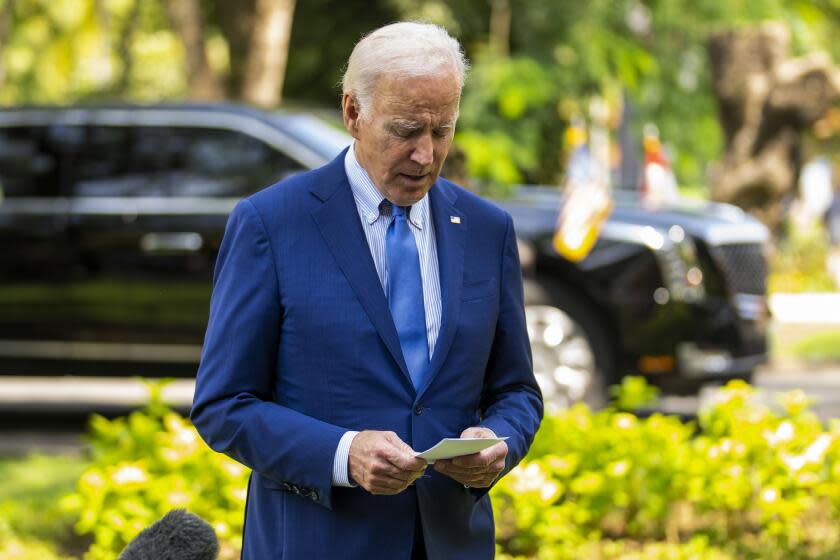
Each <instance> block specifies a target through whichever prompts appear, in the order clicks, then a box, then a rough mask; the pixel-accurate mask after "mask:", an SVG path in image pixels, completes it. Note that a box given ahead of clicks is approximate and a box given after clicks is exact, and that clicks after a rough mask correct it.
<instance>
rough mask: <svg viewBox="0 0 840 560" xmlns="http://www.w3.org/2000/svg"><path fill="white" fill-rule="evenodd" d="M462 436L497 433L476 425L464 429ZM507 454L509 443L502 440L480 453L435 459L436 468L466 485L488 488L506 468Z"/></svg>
mask: <svg viewBox="0 0 840 560" xmlns="http://www.w3.org/2000/svg"><path fill="white" fill-rule="evenodd" d="M461 437H462V438H466V437H473V438H494V437H496V434H494V433H493V430H491V429H489V428H479V427H475V428H467V429H466V430H464V431H463V432H462V433H461ZM507 454H508V446H507V444H506V443H505V442H503V441H500V442H499V443H497V444H496V445H494V446H492V447H488V448H487V449H485V450H483V451H479V452H478V453H473V454H471V455H464V456H462V457H455V458H454V459H440V460H438V461H435V470H436V471H438V472H439V473H443V474H445V475H446V476H448V477H449V478H452V479H454V480H457V481H458V482H460V483H461V484H464V485H466V486H473V487H475V488H487V487H488V486H490V485H491V484H493V481H494V480H496V478H498V476H499V473H501V472H502V470H504V468H505V457H507Z"/></svg>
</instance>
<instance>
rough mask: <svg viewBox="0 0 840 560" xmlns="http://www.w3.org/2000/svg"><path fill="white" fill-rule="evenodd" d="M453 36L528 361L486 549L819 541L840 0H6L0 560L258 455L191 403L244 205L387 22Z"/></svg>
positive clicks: (830, 383) (649, 553) (329, 108)
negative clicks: (356, 49)
mask: <svg viewBox="0 0 840 560" xmlns="http://www.w3.org/2000/svg"><path fill="white" fill-rule="evenodd" d="M404 19H412V20H423V21H429V22H433V23H437V24H440V25H442V26H444V27H445V28H446V29H447V30H449V32H450V33H451V34H452V35H453V36H455V37H457V38H458V39H459V40H460V41H461V42H462V44H463V45H464V48H465V50H466V54H467V56H468V58H469V60H470V61H471V66H472V68H471V71H470V74H469V77H468V80H467V83H466V85H465V88H464V91H463V95H462V99H461V113H460V118H459V121H458V128H457V132H456V136H455V142H454V145H453V149H452V152H451V153H450V158H449V160H448V161H447V166H446V170H445V172H444V174H445V175H446V176H447V177H449V178H451V179H453V180H455V181H456V182H458V183H459V184H461V185H463V186H464V187H465V188H469V189H471V190H473V191H476V192H478V193H480V194H481V195H483V196H486V197H488V198H491V199H493V200H494V201H496V203H497V204H499V205H501V206H502V207H503V208H505V209H506V210H507V211H509V212H510V213H511V214H512V215H513V217H514V220H515V225H516V229H517V233H518V236H519V251H520V256H521V259H522V264H523V275H524V277H525V296H526V312H527V316H528V328H529V335H530V337H531V343H532V352H533V356H534V367H535V372H536V374H537V376H538V379H539V381H540V384H541V386H542V388H543V392H544V395H545V398H546V402H547V405H548V413H547V417H546V420H545V422H544V426H543V428H542V429H541V432H540V434H539V435H538V438H537V442H536V443H535V445H534V449H533V450H532V453H531V455H530V456H529V457H528V459H527V460H526V462H525V463H524V464H523V465H522V466H520V467H519V468H518V469H517V470H516V471H514V473H512V474H511V475H510V476H509V477H507V478H506V479H504V480H503V481H502V482H501V483H500V484H499V485H498V486H497V487H496V489H494V507H495V509H496V519H497V543H498V556H499V557H500V558H611V559H612V558H615V559H619V558H621V559H630V558H669V559H671V558H678V559H679V558H685V559H688V558H692V559H695V558H709V559H722V558H756V559H758V558H762V559H765V558H782V557H785V558H836V557H838V556H840V531H839V530H838V529H837V527H840V524H838V521H840V442H838V440H837V438H838V437H840V428H838V424H837V422H836V420H835V419H836V418H840V294H838V288H840V194H838V193H840V104H838V100H840V67H838V66H837V64H838V61H840V46H838V43H837V41H836V36H837V35H836V34H837V33H838V32H840V1H837V0H814V1H797V0H776V1H773V0H766V1H759V0H741V1H739V0H729V1H721V0H694V1H691V2H688V1H684V0H673V1H669V2H664V1H656V0H609V1H608V0H593V1H589V2H571V1H566V0H545V1H542V2H526V1H522V0H450V1H435V0H371V1H367V2H361V1H358V2H356V1H351V0H344V1H334V0H307V1H299V2H296V1H295V0H243V1H240V2H224V1H220V0H146V1H143V2H141V1H140V0H0V105H2V107H0V558H15V559H29V558H32V559H34V558H38V559H43V558H46V559H49V558H92V559H99V558H103V559H104V558H114V557H116V556H117V555H118V554H119V552H120V551H121V550H122V549H123V547H124V546H125V545H126V544H127V543H128V542H129V541H130V540H131V539H132V538H133V537H134V536H135V535H136V534H137V533H138V532H139V531H140V530H141V529H142V528H144V527H146V526H148V525H150V524H151V523H153V522H154V521H155V520H157V519H159V518H160V517H161V516H162V515H163V514H165V513H166V512H167V511H169V510H170V509H172V508H176V507H184V508H187V509H189V510H190V511H192V512H194V513H197V514H199V515H201V516H202V517H203V518H205V519H206V520H208V521H209V522H210V523H211V524H212V526H213V527H214V529H215V531H216V534H217V536H218V538H219V540H220V542H221V545H222V548H221V556H222V557H225V558H235V557H238V554H239V547H240V545H241V529H242V511H243V508H244V503H245V488H246V483H247V480H248V476H249V472H248V470H247V469H246V468H245V467H243V466H241V465H238V464H237V463H235V462H233V461H231V460H229V459H227V458H225V457H222V456H220V455H218V454H215V453H213V452H212V451H210V450H209V449H207V448H206V446H205V445H204V444H203V442H201V440H200V439H199V438H198V436H197V434H196V433H195V431H194V429H193V428H192V426H191V425H190V423H189V420H188V418H186V417H185V415H186V414H187V412H188V410H189V405H190V402H191V398H192V390H193V376H194V374H195V369H196V364H197V360H198V355H199V352H200V348H201V341H202V337H203V329H204V326H205V325H206V320H207V307H208V301H209V294H210V289H211V284H210V282H211V275H212V268H213V264H214V262H215V256H216V252H217V250H218V245H219V242H220V239H221V234H222V231H223V228H224V223H225V220H226V217H227V213H228V212H229V211H230V209H231V208H232V207H233V205H234V204H235V202H236V201H237V200H238V199H239V198H241V197H243V196H247V195H248V194H250V193H253V192H255V191H257V190H259V189H261V188H264V187H266V186H268V185H270V184H272V183H274V182H276V181H278V180H280V179H282V178H284V177H286V176H288V175H290V174H293V173H297V172H300V171H304V170H306V169H311V168H313V167H316V166H318V165H322V164H323V163H326V162H327V161H329V160H330V159H332V157H334V156H335V155H336V154H337V153H338V152H339V151H340V150H341V149H342V148H343V147H344V146H346V145H347V144H348V143H349V137H348V136H346V134H344V133H343V131H342V126H341V115H340V108H339V101H340V86H339V83H340V79H341V76H342V73H343V68H344V64H345V62H346V59H347V57H348V56H349V53H350V51H351V50H352V47H353V45H354V44H355V42H356V41H358V39H359V38H360V37H361V36H362V35H364V34H365V33H367V32H369V31H371V30H373V29H374V28H376V27H378V26H381V25H384V24H386V23H389V22H392V21H397V20H404Z"/></svg>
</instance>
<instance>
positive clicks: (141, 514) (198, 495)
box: [62, 384, 250, 560]
mask: <svg viewBox="0 0 840 560" xmlns="http://www.w3.org/2000/svg"><path fill="white" fill-rule="evenodd" d="M149 386H150V389H151V393H152V398H151V401H150V403H149V405H148V406H147V407H146V408H145V409H144V410H142V411H137V412H133V413H132V414H130V415H129V416H127V417H124V418H117V419H115V420H108V419H106V418H103V417H101V416H94V417H93V418H92V420H91V423H90V430H91V433H90V436H89V437H90V443H91V450H92V460H93V465H92V466H91V467H90V468H89V469H88V470H86V471H85V473H84V474H83V475H82V477H81V479H80V480H79V483H78V487H77V491H76V492H75V493H73V494H71V495H69V496H67V497H66V498H64V499H63V501H62V505H63V507H64V508H65V509H66V510H68V511H72V512H74V513H76V515H77V516H78V521H77V523H76V525H75V528H76V530H77V531H78V532H79V533H81V534H92V535H93V537H94V543H93V544H92V545H91V547H90V549H89V550H88V551H87V553H86V554H85V558H86V559H88V560H100V559H101V560H105V559H109V560H110V559H112V558H114V557H115V556H116V555H117V554H118V553H119V552H120V551H122V549H123V548H124V547H125V546H126V544H128V543H129V542H130V541H131V539H133V538H134V537H135V536H136V535H137V533H139V532H140V531H141V530H142V529H143V528H145V527H147V526H149V525H151V524H152V523H154V522H155V521H157V520H158V519H160V518H161V517H163V515H165V514H166V513H167V512H168V511H169V510H171V509H173V508H186V509H187V510H189V511H191V512H192V513H195V514H196V515H199V516H201V517H202V518H204V519H205V520H207V521H208V522H209V523H210V524H211V525H213V527H214V528H215V529H216V534H217V536H218V537H219V541H220V545H221V554H220V558H238V557H239V548H240V546H241V542H242V521H243V512H244V508H245V493H246V487H247V482H248V476H249V474H250V471H249V470H248V469H246V468H245V467H243V466H242V465H241V464H239V463H237V462H235V461H233V460H232V459H230V458H228V457H226V456H225V455H222V454H219V453H216V452H214V451H213V450H211V449H210V448H209V447H207V445H206V444H205V443H204V442H203V441H202V440H201V438H200V437H199V435H198V433H197V432H196V430H195V428H194V427H193V426H192V425H191V424H190V423H189V421H188V420H186V419H184V418H182V417H181V416H179V415H178V414H176V413H174V412H172V411H171V410H169V409H168V408H167V407H166V406H165V405H164V404H163V402H162V401H161V397H160V391H161V388H162V386H163V384H149Z"/></svg>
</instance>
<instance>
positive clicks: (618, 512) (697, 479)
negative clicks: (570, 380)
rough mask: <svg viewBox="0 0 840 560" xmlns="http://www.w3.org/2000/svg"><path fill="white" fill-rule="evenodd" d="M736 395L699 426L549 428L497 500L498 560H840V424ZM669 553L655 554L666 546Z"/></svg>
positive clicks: (742, 391) (793, 404)
mask: <svg viewBox="0 0 840 560" xmlns="http://www.w3.org/2000/svg"><path fill="white" fill-rule="evenodd" d="M808 406H809V402H808V401H807V399H806V398H805V397H804V395H803V394H802V393H801V392H793V393H790V394H787V395H784V396H783V398H782V399H781V401H780V405H779V407H778V409H774V408H771V407H769V406H766V405H763V404H760V403H759V402H757V400H756V399H755V398H754V393H753V390H752V389H751V388H750V387H749V386H748V385H746V384H744V383H741V382H733V383H730V384H729V385H728V386H727V388H726V389H725V390H724V391H723V392H722V393H721V395H720V397H719V400H718V401H717V402H716V403H715V404H714V405H713V406H712V407H711V408H709V409H708V410H705V411H703V412H702V413H701V414H700V416H699V418H698V422H697V423H693V422H690V423H683V422H681V421H680V420H678V419H677V418H673V417H665V416H661V415H658V414H654V415H652V416H650V417H649V418H644V419H640V418H637V417H636V416H633V415H631V414H628V413H625V412H620V411H618V410H616V409H606V410H603V411H600V412H596V413H593V412H591V411H590V410H589V409H588V408H587V407H586V406H585V405H577V406H575V407H573V408H572V409H570V410H569V411H567V412H565V413H563V414H560V415H557V416H553V417H547V418H546V419H545V420H544V421H543V425H542V427H541V428H540V432H539V433H538V435H537V438H536V442H535V444H534V446H533V447H532V451H531V453H530V454H529V456H528V457H527V458H526V460H525V461H524V462H523V463H522V464H521V465H520V466H519V467H518V468H517V469H515V470H514V471H513V472H511V473H510V474H509V475H508V476H507V477H506V478H505V479H503V480H502V481H500V482H499V484H498V485H497V486H496V487H495V488H494V490H493V500H494V508H495V514H496V522H497V541H498V545H499V552H500V555H499V557H500V558H512V557H516V558H540V559H543V558H544V559H549V558H550V559H566V558H568V559H574V558H622V559H630V558H668V559H670V558H678V559H679V558H692V559H695V558H696V559H699V558H705V559H717V558H755V559H759V558H760V559H773V558H786V559H798V558H802V559H805V558H820V557H822V558H836V557H838V555H840V540H839V539H838V530H837V527H838V521H840V439H838V438H840V423H837V424H832V426H831V427H830V429H828V430H826V429H824V428H823V426H822V425H821V424H820V422H819V421H818V420H817V418H816V416H815V415H814V414H813V413H811V412H810V411H809V410H808ZM657 543H658V544H657Z"/></svg>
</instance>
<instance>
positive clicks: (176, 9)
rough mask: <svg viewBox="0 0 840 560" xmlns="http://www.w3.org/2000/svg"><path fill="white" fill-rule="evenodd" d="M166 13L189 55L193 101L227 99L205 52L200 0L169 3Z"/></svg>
mask: <svg viewBox="0 0 840 560" xmlns="http://www.w3.org/2000/svg"><path fill="white" fill-rule="evenodd" d="M137 1H140V0H137ZM166 9H167V11H168V13H169V19H170V20H171V22H172V27H173V28H174V29H175V32H176V33H177V34H178V36H179V37H180V38H181V42H182V43H183V45H184V50H185V51H186V55H187V82H188V84H189V88H190V98H192V99H198V100H218V99H222V98H224V88H223V87H222V83H221V81H220V80H219V77H218V76H216V73H215V72H213V69H212V68H210V64H209V63H208V62H207V54H206V52H205V51H204V24H203V22H202V20H201V9H200V8H199V5H198V0H166Z"/></svg>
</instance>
